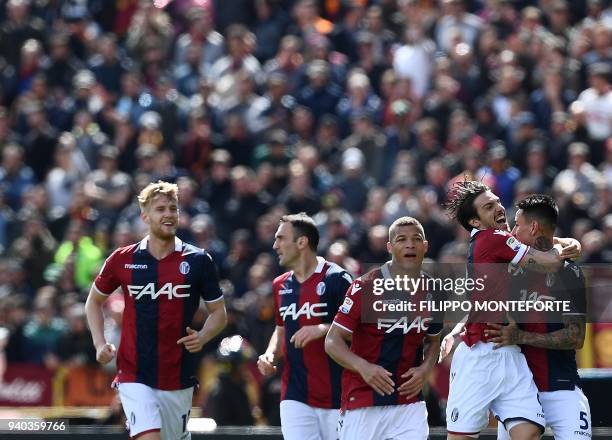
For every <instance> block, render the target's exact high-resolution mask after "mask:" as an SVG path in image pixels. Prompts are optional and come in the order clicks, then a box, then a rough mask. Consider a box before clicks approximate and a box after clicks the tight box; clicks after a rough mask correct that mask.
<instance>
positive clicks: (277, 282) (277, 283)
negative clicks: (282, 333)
mask: <svg viewBox="0 0 612 440" xmlns="http://www.w3.org/2000/svg"><path fill="white" fill-rule="evenodd" d="M287 275H288V274H286V273H285V274H283V275H281V276H279V277H276V278H275V279H274V280H273V281H272V295H273V296H274V317H275V320H276V325H277V326H278V327H284V326H285V322H284V321H283V317H282V316H281V314H280V306H281V301H280V289H281V287H282V285H283V282H284V280H285V279H286V278H287Z"/></svg>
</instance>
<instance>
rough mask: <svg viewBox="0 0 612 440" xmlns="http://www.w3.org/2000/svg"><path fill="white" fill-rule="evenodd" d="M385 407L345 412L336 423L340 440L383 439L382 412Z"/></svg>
mask: <svg viewBox="0 0 612 440" xmlns="http://www.w3.org/2000/svg"><path fill="white" fill-rule="evenodd" d="M385 408H386V407H380V406H377V407H373V406H371V407H367V408H357V409H351V410H348V411H345V412H344V414H342V415H341V416H340V419H339V421H338V438H339V439H340V440H354V439H359V440H380V439H384V438H385V437H384V436H383V434H384V426H383V423H382V417H383V412H384V409H385Z"/></svg>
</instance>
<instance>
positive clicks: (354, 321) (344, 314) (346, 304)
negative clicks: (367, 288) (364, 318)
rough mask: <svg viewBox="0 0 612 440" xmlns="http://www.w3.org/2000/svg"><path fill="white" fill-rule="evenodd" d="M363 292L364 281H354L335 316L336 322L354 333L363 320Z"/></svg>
mask: <svg viewBox="0 0 612 440" xmlns="http://www.w3.org/2000/svg"><path fill="white" fill-rule="evenodd" d="M362 294H363V281H362V280H360V279H357V280H355V281H353V282H352V283H351V285H350V287H349V289H348V290H347V292H346V295H345V296H344V300H343V301H342V304H341V305H340V307H339V308H338V313H336V317H335V318H334V324H335V325H337V326H339V327H341V328H343V329H344V330H346V331H348V332H350V333H353V332H354V331H355V329H356V328H357V327H358V326H359V323H360V322H361V295H362Z"/></svg>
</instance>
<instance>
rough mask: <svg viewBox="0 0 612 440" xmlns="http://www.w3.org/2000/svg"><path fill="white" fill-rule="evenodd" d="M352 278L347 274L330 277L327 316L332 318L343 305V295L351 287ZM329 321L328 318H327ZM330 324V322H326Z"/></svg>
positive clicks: (339, 273)
mask: <svg viewBox="0 0 612 440" xmlns="http://www.w3.org/2000/svg"><path fill="white" fill-rule="evenodd" d="M352 281H353V278H352V277H351V275H350V274H349V273H348V272H344V271H342V272H337V273H334V274H333V275H332V279H331V282H330V297H329V306H328V307H329V309H328V310H329V311H330V313H329V316H330V317H332V318H333V316H334V315H335V314H336V312H337V311H338V309H339V308H340V306H341V305H342V304H343V301H344V298H345V295H346V293H347V291H348V290H349V287H350V286H351V283H352ZM328 319H329V318H328ZM327 322H330V321H327Z"/></svg>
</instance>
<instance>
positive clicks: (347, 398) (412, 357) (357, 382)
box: [334, 263, 443, 410]
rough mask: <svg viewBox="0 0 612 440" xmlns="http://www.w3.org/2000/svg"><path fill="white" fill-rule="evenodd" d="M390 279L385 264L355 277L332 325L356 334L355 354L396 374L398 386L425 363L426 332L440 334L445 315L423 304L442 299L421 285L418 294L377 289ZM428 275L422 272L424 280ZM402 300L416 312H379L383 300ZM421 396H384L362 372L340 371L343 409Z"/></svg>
mask: <svg viewBox="0 0 612 440" xmlns="http://www.w3.org/2000/svg"><path fill="white" fill-rule="evenodd" d="M423 275H424V274H423ZM391 278H392V277H391V274H390V272H389V268H388V263H386V264H385V265H383V266H382V267H381V268H379V269H375V270H373V271H370V272H368V273H367V274H365V275H364V276H362V277H361V278H358V279H356V280H355V281H354V282H353V284H352V285H351V288H350V290H349V291H348V292H347V293H346V297H345V299H344V302H343V303H342V305H341V306H340V309H339V310H338V314H337V315H336V318H335V319H334V325H337V326H339V327H341V328H342V329H344V330H346V331H348V332H350V333H352V340H351V351H352V352H353V353H355V354H356V355H357V356H359V357H361V358H363V359H365V360H366V361H368V362H370V363H372V364H376V365H380V366H381V367H383V368H385V369H386V370H387V371H389V372H390V373H392V374H393V377H392V379H393V381H394V382H395V384H396V385H398V386H399V384H401V383H402V381H403V379H401V375H402V374H404V373H406V372H407V371H408V370H409V369H410V368H413V367H417V366H419V365H420V364H421V363H422V361H423V343H424V340H425V337H426V335H437V334H438V333H440V332H441V331H442V325H443V314H442V313H438V312H436V311H435V309H433V308H431V307H421V304H422V303H423V304H424V303H425V302H428V303H429V302H431V301H435V300H436V299H440V298H435V297H434V295H440V293H432V292H427V291H426V289H422V288H420V287H419V288H418V290H417V291H415V292H414V293H407V292H402V291H388V290H384V291H383V292H377V285H379V286H380V284H379V282H380V281H383V280H389V279H391ZM427 278H428V277H427V276H426V275H424V276H423V280H426V279H427ZM377 281H378V282H377ZM421 286H422V285H421ZM398 300H401V301H407V302H410V303H412V304H414V305H416V308H415V311H396V312H385V311H380V309H381V307H382V305H383V304H392V303H393V304H398ZM419 400H422V398H421V396H420V395H419V396H414V397H412V398H410V399H406V398H405V397H403V396H400V395H399V393H398V392H397V391H395V392H394V393H393V394H391V395H385V396H381V395H379V394H378V393H376V392H375V391H374V389H373V388H372V387H370V386H369V385H368V384H367V383H366V382H365V381H364V380H363V378H362V377H361V375H360V374H359V373H357V372H354V371H350V370H346V369H345V370H344V372H343V374H342V409H343V410H351V409H356V408H364V407H370V406H387V405H404V404H410V403H414V402H417V401H419Z"/></svg>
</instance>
